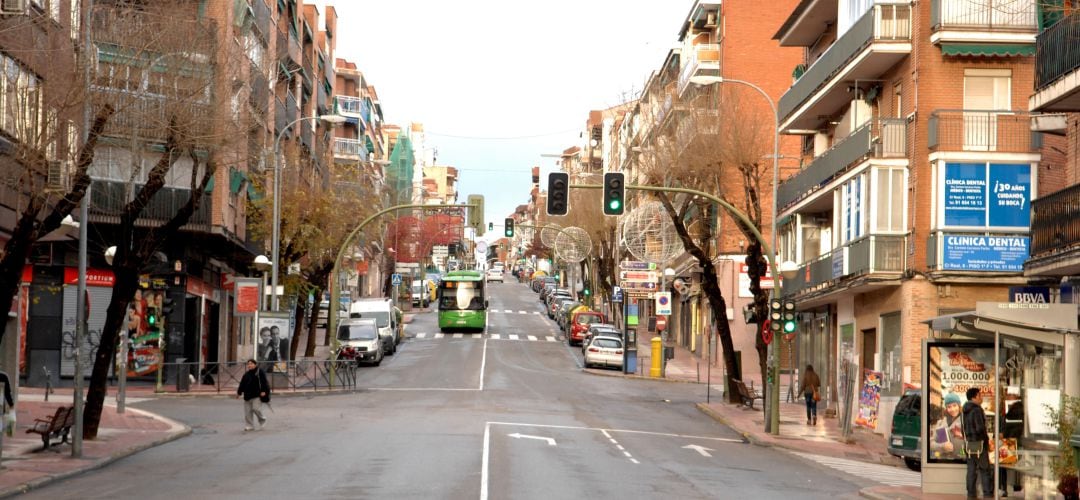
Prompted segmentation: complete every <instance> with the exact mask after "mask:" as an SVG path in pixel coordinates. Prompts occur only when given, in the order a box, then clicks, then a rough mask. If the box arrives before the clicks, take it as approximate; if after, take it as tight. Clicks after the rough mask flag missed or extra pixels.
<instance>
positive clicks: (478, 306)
mask: <svg viewBox="0 0 1080 500" xmlns="http://www.w3.org/2000/svg"><path fill="white" fill-rule="evenodd" d="M438 303H439V330H440V331H442V332H447V331H451V330H469V331H481V332H482V331H484V328H485V327H486V326H487V307H488V301H487V296H486V295H485V294H484V273H482V272H480V271H450V272H449V273H447V275H446V276H444V277H443V278H442V281H441V282H440V283H439V294H438Z"/></svg>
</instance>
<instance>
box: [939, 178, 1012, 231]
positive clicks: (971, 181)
mask: <svg viewBox="0 0 1080 500" xmlns="http://www.w3.org/2000/svg"><path fill="white" fill-rule="evenodd" d="M943 191H944V198H945V199H944V207H943V208H944V213H945V225H946V226H953V227H958V226H959V227H1025V228H1026V227H1028V226H1029V225H1030V221H1031V165H1030V164H1027V163H1016V164H1013V163H992V164H989V165H988V164H986V163H946V164H945V186H944V190H943Z"/></svg>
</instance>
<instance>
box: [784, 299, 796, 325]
mask: <svg viewBox="0 0 1080 500" xmlns="http://www.w3.org/2000/svg"><path fill="white" fill-rule="evenodd" d="M783 307H784V311H783V317H784V318H783V323H784V324H783V330H784V333H795V329H796V328H797V326H798V321H796V315H797V313H796V312H795V301H794V300H790V299H784V300H783Z"/></svg>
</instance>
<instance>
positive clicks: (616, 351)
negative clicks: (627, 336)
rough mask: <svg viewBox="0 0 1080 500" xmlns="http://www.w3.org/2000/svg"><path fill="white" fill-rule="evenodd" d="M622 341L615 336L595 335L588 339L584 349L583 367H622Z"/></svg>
mask: <svg viewBox="0 0 1080 500" xmlns="http://www.w3.org/2000/svg"><path fill="white" fill-rule="evenodd" d="M622 362H623V342H622V340H621V339H617V338H615V337H605V336H597V337H593V338H592V339H590V340H589V347H588V348H586V349H585V368H589V367H591V366H593V365H598V366H605V367H608V366H610V367H613V368H620V369H621V368H622V365H623V364H622Z"/></svg>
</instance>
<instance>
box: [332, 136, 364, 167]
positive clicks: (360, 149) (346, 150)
mask: <svg viewBox="0 0 1080 500" xmlns="http://www.w3.org/2000/svg"><path fill="white" fill-rule="evenodd" d="M367 156H368V151H367V148H365V147H364V141H363V140H360V139H345V138H341V137H335V138H334V158H335V159H338V160H351V161H363V160H367Z"/></svg>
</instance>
